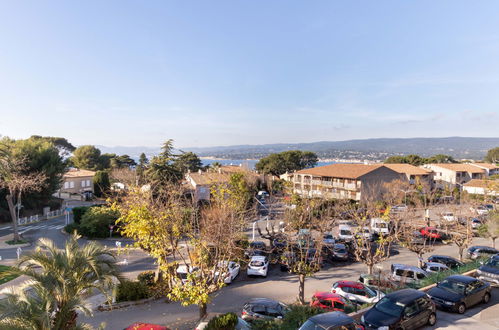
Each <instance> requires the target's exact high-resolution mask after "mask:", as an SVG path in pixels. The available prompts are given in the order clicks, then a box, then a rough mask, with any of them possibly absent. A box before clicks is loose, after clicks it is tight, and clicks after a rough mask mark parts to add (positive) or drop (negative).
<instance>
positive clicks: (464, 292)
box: [428, 275, 491, 314]
mask: <svg viewBox="0 0 499 330" xmlns="http://www.w3.org/2000/svg"><path fill="white" fill-rule="evenodd" d="M490 291H491V288H490V284H489V283H486V282H484V281H481V280H477V279H476V278H474V277H470V276H464V275H451V276H449V277H447V278H446V279H445V280H443V281H442V282H440V283H438V284H437V286H436V287H434V288H431V289H430V290H429V291H428V295H429V296H430V297H431V299H432V300H433V302H435V304H436V305H437V307H438V308H441V309H445V310H450V311H453V312H458V313H459V314H463V313H464V312H465V311H466V309H467V308H469V307H471V306H473V305H476V304H478V303H480V302H483V303H488V302H489V301H490Z"/></svg>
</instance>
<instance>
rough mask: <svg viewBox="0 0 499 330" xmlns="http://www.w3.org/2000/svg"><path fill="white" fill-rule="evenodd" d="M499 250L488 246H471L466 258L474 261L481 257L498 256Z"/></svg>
mask: <svg viewBox="0 0 499 330" xmlns="http://www.w3.org/2000/svg"><path fill="white" fill-rule="evenodd" d="M498 253H499V250H496V249H494V248H493V247H490V246H472V247H470V248H469V249H468V253H467V257H468V258H469V259H472V260H475V259H478V258H483V257H490V256H491V255H494V254H498Z"/></svg>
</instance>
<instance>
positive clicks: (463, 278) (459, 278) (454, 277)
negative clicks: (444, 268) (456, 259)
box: [445, 275, 476, 283]
mask: <svg viewBox="0 0 499 330" xmlns="http://www.w3.org/2000/svg"><path fill="white" fill-rule="evenodd" d="M445 279H446V280H451V281H457V282H462V283H471V282H474V281H476V278H474V277H471V276H465V275H451V276H447V277H446V278H445Z"/></svg>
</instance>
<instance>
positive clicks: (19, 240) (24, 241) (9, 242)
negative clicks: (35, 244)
mask: <svg viewBox="0 0 499 330" xmlns="http://www.w3.org/2000/svg"><path fill="white" fill-rule="evenodd" d="M5 243H7V244H9V245H16V244H26V243H29V242H28V241H27V240H25V239H22V238H21V239H18V240H13V239H12V240H10V241H6V242H5Z"/></svg>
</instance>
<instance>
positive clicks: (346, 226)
mask: <svg viewBox="0 0 499 330" xmlns="http://www.w3.org/2000/svg"><path fill="white" fill-rule="evenodd" d="M338 228H339V229H352V227H351V226H349V225H339V226H338Z"/></svg>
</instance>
